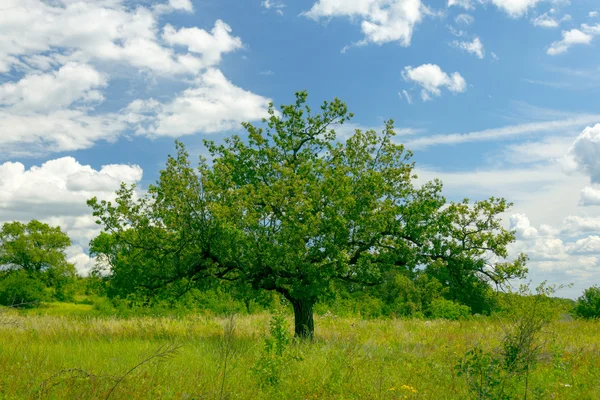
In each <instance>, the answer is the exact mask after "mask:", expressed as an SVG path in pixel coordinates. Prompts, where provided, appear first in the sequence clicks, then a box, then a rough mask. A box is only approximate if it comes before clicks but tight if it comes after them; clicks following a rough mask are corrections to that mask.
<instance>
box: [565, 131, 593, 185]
mask: <svg viewBox="0 0 600 400" xmlns="http://www.w3.org/2000/svg"><path fill="white" fill-rule="evenodd" d="M565 164H566V165H567V168H568V169H569V168H570V169H575V170H579V171H581V172H584V173H585V174H587V175H589V177H590V179H591V181H592V183H600V123H599V124H596V125H594V126H588V127H587V128H585V129H584V130H583V131H582V132H581V134H580V135H579V136H578V137H577V139H575V142H574V143H573V145H572V146H571V148H570V149H569V153H568V154H567V156H566V160H565Z"/></svg>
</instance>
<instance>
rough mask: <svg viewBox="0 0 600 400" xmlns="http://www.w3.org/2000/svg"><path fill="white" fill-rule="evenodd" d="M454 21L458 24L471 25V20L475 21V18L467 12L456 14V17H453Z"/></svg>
mask: <svg viewBox="0 0 600 400" xmlns="http://www.w3.org/2000/svg"><path fill="white" fill-rule="evenodd" d="M454 22H456V23H457V24H458V25H471V24H472V23H473V22H475V18H473V17H472V16H470V15H469V14H458V15H457V16H456V18H454Z"/></svg>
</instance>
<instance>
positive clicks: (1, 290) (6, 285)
mask: <svg viewBox="0 0 600 400" xmlns="http://www.w3.org/2000/svg"><path fill="white" fill-rule="evenodd" d="M44 290H45V286H44V284H43V283H42V282H40V281H39V280H36V279H33V278H31V277H29V275H28V274H27V273H26V272H25V271H10V272H8V273H6V274H5V275H4V276H2V278H0V305H4V306H13V305H14V306H20V307H34V306H36V305H37V304H39V302H40V301H42V300H43V299H44Z"/></svg>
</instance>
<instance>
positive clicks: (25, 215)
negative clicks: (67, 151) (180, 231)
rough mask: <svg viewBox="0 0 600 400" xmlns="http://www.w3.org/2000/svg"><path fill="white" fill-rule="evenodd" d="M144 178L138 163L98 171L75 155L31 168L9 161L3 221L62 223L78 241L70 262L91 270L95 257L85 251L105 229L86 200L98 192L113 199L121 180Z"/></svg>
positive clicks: (0, 202)
mask: <svg viewBox="0 0 600 400" xmlns="http://www.w3.org/2000/svg"><path fill="white" fill-rule="evenodd" d="M141 178H142V169H141V168H140V167H138V166H137V165H106V166H103V167H102V168H100V169H99V170H95V169H93V168H92V167H90V166H89V165H81V164H80V163H78V162H77V161H76V160H75V159H74V158H72V157H63V158H59V159H56V160H50V161H47V162H45V163H44V164H42V165H40V166H33V167H31V168H29V169H26V168H25V166H24V165H23V164H21V163H18V162H6V163H4V164H0V223H2V222H7V221H13V220H20V221H28V220H31V219H39V220H42V221H44V222H46V223H48V224H51V225H55V226H56V225H58V226H61V228H63V229H64V230H65V232H67V233H68V234H69V236H70V237H71V239H72V240H73V246H72V247H71V248H70V249H68V252H67V253H68V254H67V255H68V257H69V260H70V261H71V262H74V263H75V264H76V266H77V268H78V270H79V271H80V272H83V273H85V272H86V271H88V270H89V266H90V260H89V257H88V256H87V255H85V254H84V249H85V248H87V245H88V242H89V241H90V240H91V239H92V238H93V237H95V236H96V235H97V234H98V232H99V227H98V225H96V224H95V218H94V217H93V216H92V215H91V212H90V209H89V208H88V207H87V205H86V200H87V199H89V198H91V197H94V196H97V197H98V198H99V199H101V200H110V199H113V198H114V192H115V190H116V189H118V188H119V185H120V184H121V182H126V183H135V182H139V181H140V180H141Z"/></svg>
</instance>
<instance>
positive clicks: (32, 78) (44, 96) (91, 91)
mask: <svg viewBox="0 0 600 400" xmlns="http://www.w3.org/2000/svg"><path fill="white" fill-rule="evenodd" d="M106 85H107V77H106V76H105V75H103V74H101V73H99V72H98V71H96V70H95V69H94V68H93V67H92V66H90V65H85V64H77V63H68V64H66V65H64V66H62V67H61V68H60V69H59V70H58V71H53V72H49V73H32V74H30V75H26V76H25V77H24V78H23V79H21V80H20V81H18V82H7V83H5V84H3V85H0V106H10V107H11V109H10V110H11V112H18V111H49V110H56V109H60V108H63V107H66V106H70V105H71V104H72V103H74V102H76V101H78V100H82V101H102V100H103V99H104V96H103V95H102V93H101V92H100V91H98V90H95V89H97V88H102V87H105V86H106Z"/></svg>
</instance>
